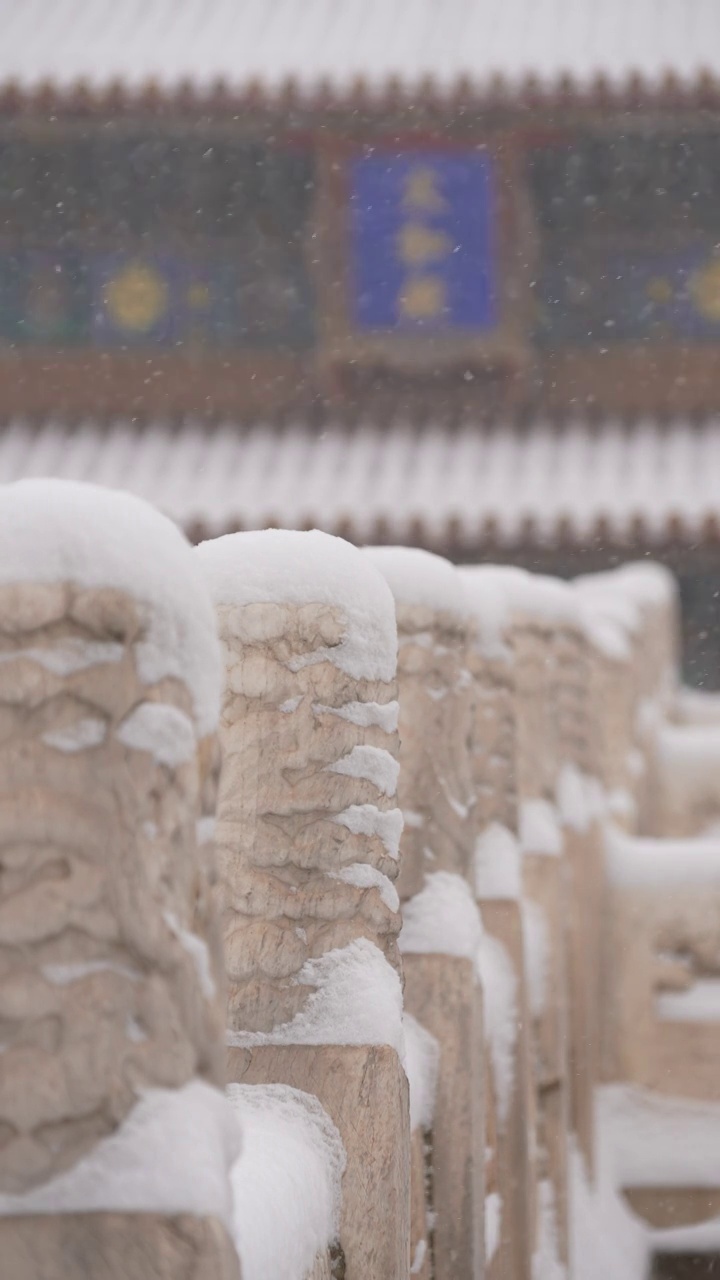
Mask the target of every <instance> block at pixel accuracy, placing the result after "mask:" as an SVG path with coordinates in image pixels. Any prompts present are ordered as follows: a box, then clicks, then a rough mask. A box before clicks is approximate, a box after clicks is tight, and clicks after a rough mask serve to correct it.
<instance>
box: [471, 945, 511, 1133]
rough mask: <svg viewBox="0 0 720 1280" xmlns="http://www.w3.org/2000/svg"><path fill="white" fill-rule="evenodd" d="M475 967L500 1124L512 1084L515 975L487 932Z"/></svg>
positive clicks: (505, 1111) (500, 949)
mask: <svg viewBox="0 0 720 1280" xmlns="http://www.w3.org/2000/svg"><path fill="white" fill-rule="evenodd" d="M475 965H476V969H477V973H478V977H479V978H480V982H481V983H482V989H483V1017H484V1028H485V1039H486V1041H487V1043H488V1044H489V1046H490V1060H491V1062H492V1068H493V1080H494V1082H495V1094H496V1098H497V1114H498V1120H499V1122H500V1124H501V1125H503V1124H504V1123H505V1121H506V1120H507V1117H508V1114H509V1111H510V1101H511V1099H512V1091H513V1085H514V1081H515V1042H516V1040H517V1026H518V1022H517V1019H518V1006H517V976H516V974H515V970H514V969H513V964H512V960H511V959H510V956H509V955H508V953H507V951H506V950H505V948H504V946H503V945H502V943H501V942H499V941H498V939H497V938H493V937H492V935H491V934H489V933H483V935H482V938H481V940H480V946H479V948H478V950H477V954H476V957H475Z"/></svg>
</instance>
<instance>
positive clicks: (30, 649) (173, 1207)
mask: <svg viewBox="0 0 720 1280" xmlns="http://www.w3.org/2000/svg"><path fill="white" fill-rule="evenodd" d="M221 679H222V673H221V657H220V651H219V646H218V643H217V638H216V630H215V621H214V614H213V609H212V604H211V601H210V599H209V596H208V595H207V592H206V590H205V587H204V584H203V582H202V579H201V576H200V574H199V572H198V569H197V566H196V565H195V563H194V560H193V557H192V554H191V551H190V548H189V546H188V545H187V543H186V542H185V539H184V538H183V537H182V535H181V534H180V533H179V531H178V530H177V529H176V528H175V526H174V525H172V524H171V523H170V521H168V520H166V519H165V518H164V517H162V516H160V515H159V514H158V513H157V512H156V511H154V510H153V509H152V508H150V507H149V506H147V505H146V504H145V503H143V502H140V501H138V500H137V499H134V498H131V497H130V496H129V495H126V494H118V493H112V492H110V491H107V490H101V489H96V488H94V487H91V486H84V485H75V484H67V483H63V482H58V481H31V482H25V483H22V484H18V485H12V486H7V487H3V488H2V489H0V723H1V725H2V733H1V734H0V844H1V845H2V857H1V859H0V861H1V862H2V870H3V875H2V879H1V880H0V969H1V971H2V984H1V988H0V1020H1V1022H2V1041H3V1043H2V1055H1V1056H0V1133H1V1134H2V1140H1V1142H0V1258H1V1259H2V1262H1V1263H0V1270H1V1271H2V1272H3V1274H4V1275H7V1276H8V1277H10V1276H12V1278H13V1280H45V1278H46V1277H48V1276H50V1275H53V1276H55V1275H61V1274H62V1275H67V1276H72V1277H73V1280H85V1278H86V1280H91V1278H94V1277H96V1276H97V1275H98V1265H99V1264H98V1259H100V1258H101V1259H102V1268H101V1269H102V1274H103V1277H107V1280H130V1278H132V1280H170V1278H171V1277H173V1276H176V1275H178V1274H179V1273H180V1271H182V1273H183V1274H184V1275H192V1276H193V1277H197V1280H201V1278H202V1280H234V1278H235V1277H237V1275H238V1264H237V1256H236V1254H235V1251H234V1247H233V1246H232V1244H231V1241H230V1236H229V1233H228V1228H229V1226H230V1223H231V1203H230V1199H231V1197H230V1182H229V1167H230V1164H231V1163H232V1161H233V1160H234V1158H235V1156H236V1155H237V1150H238V1146H239V1144H238V1143H237V1134H236V1130H235V1122H234V1119H233V1115H232V1112H231V1110H230V1108H229V1106H228V1104H227V1102H226V1100H225V1098H224V1096H223V1094H222V1092H221V1091H220V1089H218V1087H217V1086H219V1085H222V1083H223V1081H224V1045H223V1021H224V1020H223V989H224V984H223V978H222V960H221V954H220V947H219V930H218V929H217V928H216V926H215V923H214V902H213V879H212V873H211V865H210V857H209V854H208V850H207V848H205V849H203V848H202V847H201V845H200V844H199V838H200V836H199V833H198V829H197V828H198V819H199V817H200V803H201V791H202V786H203V777H204V773H205V771H206V769H207V766H208V762H209V761H210V760H211V759H212V738H213V735H214V733H215V730H216V722H217V717H218V712H219V705H220V702H219V699H220V688H221ZM189 1150H191V1151H192V1153H193V1158H192V1160H191V1161H189V1160H188V1159H187V1152H188V1151H189Z"/></svg>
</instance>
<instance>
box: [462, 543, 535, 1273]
mask: <svg viewBox="0 0 720 1280" xmlns="http://www.w3.org/2000/svg"><path fill="white" fill-rule="evenodd" d="M460 573H461V577H462V581H463V585H464V588H465V597H466V601H467V605H468V608H469V610H470V611H471V613H472V616H473V620H474V624H475V628H474V634H473V640H472V643H471V645H470V648H469V653H468V662H469V668H470V671H471V674H472V677H473V682H474V704H475V716H474V731H473V735H472V743H471V748H472V760H473V771H474V778H475V790H476V795H477V802H476V805H477V838H476V845H475V850H474V888H475V895H476V899H477V902H478V903H479V906H480V909H481V913H482V921H483V926H484V930H483V936H482V943H481V951H480V976H481V981H482V988H483V1008H484V1023H485V1038H486V1042H487V1046H488V1056H489V1061H490V1066H491V1071H490V1072H489V1074H488V1075H487V1088H486V1111H485V1117H486V1118H485V1127H486V1133H487V1135H488V1144H489V1148H490V1150H489V1155H490V1160H489V1165H488V1168H487V1191H488V1196H487V1202H486V1209H487V1216H486V1252H487V1270H486V1274H487V1275H488V1276H489V1277H490V1280H496V1278H498V1280H499V1278H501V1277H502V1280H505V1278H506V1277H511V1278H512V1280H529V1277H530V1260H531V1257H532V1254H533V1249H534V1236H535V1158H534V1152H535V1142H534V1130H535V1101H534V1090H533V1084H532V1073H531V1065H530V1013H529V1006H528V990H527V976H526V966H525V959H524V956H525V949H524V939H523V919H522V910H521V897H522V880H521V869H520V846H519V841H518V796H517V764H518V744H517V735H518V723H517V720H518V714H517V695H516V689H515V665H514V654H513V648H512V633H511V618H512V610H511V600H512V591H513V588H514V587H517V584H518V581H524V578H523V577H522V575H520V577H519V574H520V571H518V570H513V569H500V568H495V567H472V568H466V569H462V570H460Z"/></svg>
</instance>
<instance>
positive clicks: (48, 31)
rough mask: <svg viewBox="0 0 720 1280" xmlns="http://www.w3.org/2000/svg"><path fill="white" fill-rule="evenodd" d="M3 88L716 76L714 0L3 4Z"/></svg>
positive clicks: (718, 52)
mask: <svg viewBox="0 0 720 1280" xmlns="http://www.w3.org/2000/svg"><path fill="white" fill-rule="evenodd" d="M0 19H1V21H2V32H3V39H2V42H1V43H0V83H2V82H5V83H6V84H7V83H9V82H12V83H16V84H18V85H20V86H21V87H22V88H23V89H25V90H33V89H36V88H38V87H41V86H42V85H43V84H45V83H52V84H53V85H54V86H56V87H57V88H60V89H72V88H73V87H75V86H76V85H78V84H79V83H82V84H84V85H86V86H87V87H88V88H89V89H91V90H104V89H107V88H109V87H110V86H112V85H113V83H114V82H122V84H123V85H124V86H125V87H126V89H127V90H129V91H130V92H134V91H137V90H142V89H143V88H145V87H147V86H148V85H149V84H155V85H156V86H157V87H158V88H159V89H161V90H164V91H173V90H176V89H178V88H180V87H181V86H182V85H183V83H190V84H191V85H192V86H193V87H194V88H195V90H196V91H200V92H203V91H206V90H211V89H212V88H213V87H214V86H215V85H216V84H217V83H218V82H224V84H225V85H226V86H227V87H228V88H229V89H230V91H231V92H238V91H239V92H244V91H246V90H247V89H249V88H251V87H252V86H253V85H260V86H261V87H262V88H263V89H264V90H265V91H266V92H268V93H270V94H274V93H278V92H281V91H282V90H283V89H284V88H285V87H286V86H287V84H288V83H289V82H291V83H294V84H295V85H296V86H297V87H299V88H300V89H301V90H302V91H306V92H307V91H310V92H313V91H316V90H318V89H320V88H321V87H322V86H323V85H325V86H327V87H329V88H330V89H331V90H334V91H336V92H338V91H339V92H340V93H343V92H347V91H348V90H352V89H353V87H354V86H355V85H356V83H357V82H358V81H362V82H363V83H364V85H365V86H366V88H367V90H368V91H369V92H370V93H373V92H378V91H382V90H383V89H386V88H387V87H388V86H389V85H390V84H391V82H392V81H397V82H400V83H402V84H403V86H404V87H405V88H409V89H413V88H417V87H419V86H421V84H422V82H423V81H424V80H426V79H427V78H432V80H433V81H434V83H435V85H436V86H437V88H438V89H439V90H440V91H447V90H451V89H452V88H454V87H455V86H456V85H458V84H459V83H462V82H463V81H465V82H469V83H470V84H472V85H473V86H476V87H477V88H479V89H481V90H483V89H486V88H487V87H489V86H491V85H492V84H493V82H494V81H498V80H499V81H502V82H504V84H505V85H506V86H507V88H508V89H510V90H512V89H517V88H518V87H520V86H522V85H524V84H526V83H527V82H528V81H529V80H533V81H535V82H536V83H538V84H539V85H541V86H545V87H559V86H560V85H561V83H562V82H563V80H568V79H569V80H572V81H574V82H575V83H576V84H578V85H580V86H587V85H591V84H592V83H593V82H594V81H595V80H596V79H598V78H604V79H605V80H606V82H608V83H610V84H612V85H614V86H621V85H623V84H626V83H627V82H628V81H629V80H630V79H631V78H632V77H640V78H641V79H642V80H643V81H644V82H645V83H646V84H648V85H650V86H651V87H656V86H658V85H659V84H660V83H661V82H662V80H663V79H664V78H665V77H667V76H669V75H672V76H674V77H676V78H677V79H678V80H680V81H683V82H685V83H691V84H692V83H694V82H698V81H699V80H700V79H701V78H702V77H703V75H707V74H709V75H713V74H717V73H718V72H720V7H718V5H717V4H716V3H715V0H633V3H632V4H631V5H628V4H627V3H625V2H624V0H603V3H602V4H599V3H597V2H596V0H444V3H443V4H438V3H437V0H383V3H375V4H367V3H366V0H342V4H340V3H339V2H338V0H144V3H143V4H142V5H137V4H132V5H131V4H127V3H126V4H122V3H120V4H118V3H112V2H111V0H93V2H92V3H91V0H24V3H22V4H18V2H17V0H0Z"/></svg>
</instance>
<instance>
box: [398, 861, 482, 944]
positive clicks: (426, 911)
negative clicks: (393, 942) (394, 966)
mask: <svg viewBox="0 0 720 1280" xmlns="http://www.w3.org/2000/svg"><path fill="white" fill-rule="evenodd" d="M481 937H482V921H481V919H480V912H479V911H478V908H477V903H476V902H475V898H474V896H473V892H472V890H471V888H470V886H469V884H468V883H467V881H465V880H464V879H463V878H462V876H458V875H453V874H452V872H450V871H434V872H432V874H431V875H428V876H426V877H425V884H424V886H423V888H422V889H421V890H420V892H419V893H416V894H415V896H414V898H410V900H409V901H408V902H406V903H405V904H404V906H403V926H402V929H401V931H400V937H399V939H398V945H399V947H400V950H401V951H402V952H403V953H404V954H408V955H410V954H412V955H422V954H426V953H430V954H434V955H435V954H439V955H446V956H464V957H466V958H467V959H469V960H473V959H474V958H475V956H476V954H477V949H478V946H479V945H480V939H481Z"/></svg>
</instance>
